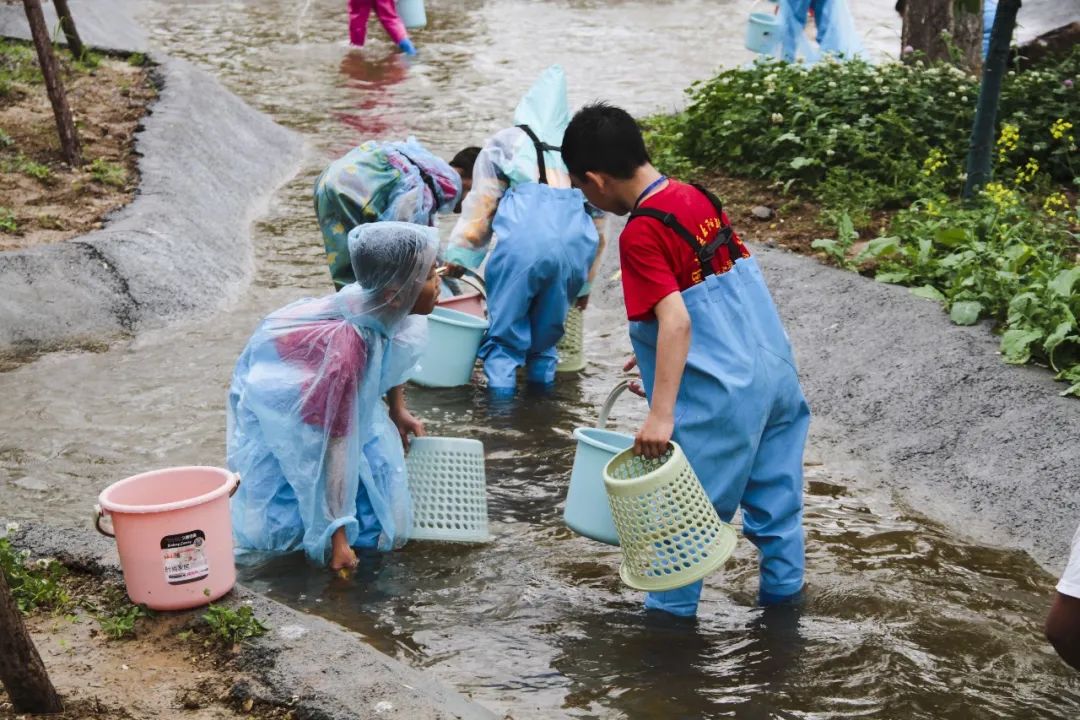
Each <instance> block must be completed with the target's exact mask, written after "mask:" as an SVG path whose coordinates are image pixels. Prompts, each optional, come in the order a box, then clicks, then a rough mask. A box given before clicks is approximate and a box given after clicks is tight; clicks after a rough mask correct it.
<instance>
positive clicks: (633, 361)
mask: <svg viewBox="0 0 1080 720" xmlns="http://www.w3.org/2000/svg"><path fill="white" fill-rule="evenodd" d="M636 367H637V355H631V356H630V357H629V358H627V360H626V362H625V363H624V364H623V366H622V369H623V372H630V371H631V370H633V369H634V368H636Z"/></svg>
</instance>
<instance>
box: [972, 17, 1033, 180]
mask: <svg viewBox="0 0 1080 720" xmlns="http://www.w3.org/2000/svg"><path fill="white" fill-rule="evenodd" d="M1018 12H1020V0H1001V2H999V3H998V7H997V15H996V16H995V17H994V28H993V30H991V31H990V51H989V52H988V53H987V54H986V67H984V68H983V76H982V84H981V85H979V104H978V105H977V106H976V107H975V123H974V125H973V126H972V129H971V147H970V148H969V150H968V157H967V180H965V181H964V192H963V198H964V199H965V200H971V199H972V198H974V197H975V193H977V192H978V191H979V190H981V189H982V188H983V186H984V185H986V183H987V182H989V181H990V171H991V169H992V167H993V153H994V126H995V125H996V124H997V109H998V100H1000V98H1001V81H1002V79H1003V78H1004V77H1005V72H1006V70H1007V69H1008V64H1009V45H1010V44H1011V43H1012V35H1013V29H1014V28H1015V27H1016V14H1017V13H1018Z"/></svg>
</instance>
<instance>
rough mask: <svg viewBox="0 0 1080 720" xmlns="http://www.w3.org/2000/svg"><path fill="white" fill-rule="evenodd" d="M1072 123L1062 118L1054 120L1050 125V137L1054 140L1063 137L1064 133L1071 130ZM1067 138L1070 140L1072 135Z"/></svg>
mask: <svg viewBox="0 0 1080 720" xmlns="http://www.w3.org/2000/svg"><path fill="white" fill-rule="evenodd" d="M1072 127H1073V124H1072V123H1071V122H1069V121H1068V120H1065V119H1064V118H1058V119H1057V120H1055V121H1054V124H1053V125H1051V126H1050V137H1052V138H1054V139H1055V140H1060V139H1061V138H1063V137H1065V134H1066V133H1067V132H1069V131H1070V130H1072ZM1069 140H1070V141H1072V136H1071V135H1070V136H1069Z"/></svg>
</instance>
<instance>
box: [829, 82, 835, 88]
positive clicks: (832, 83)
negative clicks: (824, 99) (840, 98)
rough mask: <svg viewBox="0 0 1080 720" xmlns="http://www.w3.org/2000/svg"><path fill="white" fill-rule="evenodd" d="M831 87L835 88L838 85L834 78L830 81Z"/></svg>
mask: <svg viewBox="0 0 1080 720" xmlns="http://www.w3.org/2000/svg"><path fill="white" fill-rule="evenodd" d="M829 87H831V88H834V87H836V83H835V82H833V81H832V80H830V81H829Z"/></svg>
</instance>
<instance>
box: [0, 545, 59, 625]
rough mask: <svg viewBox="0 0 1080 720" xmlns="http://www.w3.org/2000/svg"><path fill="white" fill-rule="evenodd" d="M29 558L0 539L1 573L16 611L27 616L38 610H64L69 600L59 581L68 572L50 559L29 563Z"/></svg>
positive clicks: (28, 555)
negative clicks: (13, 599) (9, 589)
mask: <svg viewBox="0 0 1080 720" xmlns="http://www.w3.org/2000/svg"><path fill="white" fill-rule="evenodd" d="M29 557H30V553H29V551H26V550H23V551H21V552H20V551H16V550H15V549H14V548H13V547H11V541H10V540H8V539H7V538H6V537H0V571H2V572H3V573H4V577H5V578H6V579H7V583H8V587H10V588H11V593H12V595H13V596H14V598H15V604H16V605H18V607H19V610H21V611H22V612H24V613H28V612H30V611H31V610H35V609H37V608H49V609H53V610H59V609H62V608H64V607H66V606H67V605H68V604H69V603H70V602H71V598H70V597H69V596H68V594H67V591H66V590H64V588H63V586H62V585H61V584H60V580H61V578H63V577H64V575H66V574H67V569H66V568H65V567H64V566H63V565H61V564H60V563H58V562H57V561H56V560H52V559H47V560H38V561H36V562H33V563H29V562H28V560H29Z"/></svg>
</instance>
